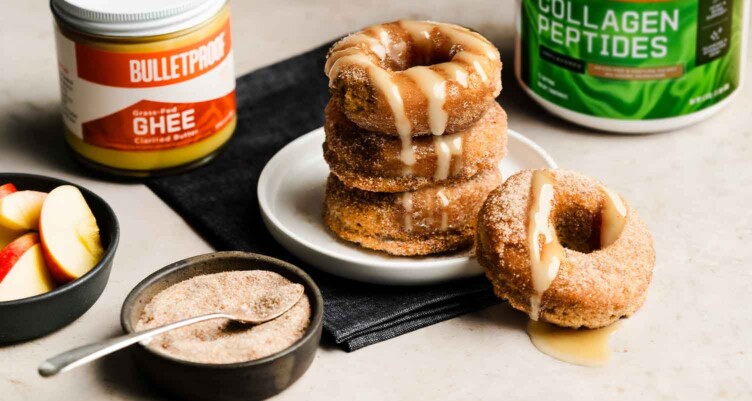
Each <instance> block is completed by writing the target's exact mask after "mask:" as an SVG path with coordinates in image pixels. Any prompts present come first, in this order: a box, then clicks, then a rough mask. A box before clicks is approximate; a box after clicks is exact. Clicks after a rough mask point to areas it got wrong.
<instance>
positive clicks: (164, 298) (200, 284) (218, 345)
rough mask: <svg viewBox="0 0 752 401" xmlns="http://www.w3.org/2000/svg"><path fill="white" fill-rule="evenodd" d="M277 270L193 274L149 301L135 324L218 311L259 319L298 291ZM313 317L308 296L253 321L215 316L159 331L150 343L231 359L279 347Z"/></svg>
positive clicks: (211, 359)
mask: <svg viewBox="0 0 752 401" xmlns="http://www.w3.org/2000/svg"><path fill="white" fill-rule="evenodd" d="M299 287H300V284H293V283H292V282H290V281H289V280H287V279H286V278H284V277H282V276H281V275H279V274H277V273H273V272H270V271H264V270H251V271H229V272H222V273H215V274H206V275H202V276H197V277H193V278H191V279H188V280H186V281H182V282H180V283H177V284H175V285H172V286H170V287H168V288H166V289H165V290H163V291H162V292H160V293H159V294H157V295H156V296H155V297H154V298H152V300H151V302H149V303H148V304H147V305H146V307H145V308H144V311H143V313H142V314H141V318H140V319H139V321H138V324H137V325H136V330H137V331H142V330H147V329H150V328H154V327H157V326H162V325H165V324H169V323H172V322H175V321H178V320H183V319H187V318H190V317H194V316H199V315H205V314H210V313H216V312H227V313H230V314H236V313H238V311H242V313H243V315H244V316H248V317H253V318H263V317H264V316H270V315H271V314H273V313H275V311H277V310H279V308H281V307H284V306H285V305H289V304H290V302H292V299H293V297H295V296H297V294H299ZM310 320H311V306H310V303H309V301H308V297H307V296H305V295H304V296H303V297H301V299H300V301H298V303H297V304H295V306H293V307H292V308H291V309H290V310H289V311H287V312H286V313H285V314H284V315H282V316H280V317H278V318H277V319H275V320H272V321H270V322H267V323H264V324H260V325H257V326H250V325H244V324H240V323H236V322H231V321H229V320H227V319H214V320H209V321H205V322H201V323H196V324H193V325H191V326H186V327H183V328H180V329H176V330H173V331H170V332H167V333H164V334H161V335H159V336H157V337H154V339H152V340H151V342H149V344H148V347H149V348H151V349H152V350H155V351H158V352H161V353H164V354H167V355H169V356H172V357H174V358H178V359H183V360H186V361H192V362H201V363H217V364H221V363H235V362H245V361H250V360H253V359H259V358H263V357H265V356H268V355H271V354H274V353H276V352H279V351H281V350H283V349H285V348H287V347H289V346H290V345H292V344H293V343H294V342H295V341H297V340H298V339H300V338H301V337H302V336H303V334H304V333H305V331H306V329H307V328H308V324H309V322H310Z"/></svg>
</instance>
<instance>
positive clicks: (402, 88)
mask: <svg viewBox="0 0 752 401" xmlns="http://www.w3.org/2000/svg"><path fill="white" fill-rule="evenodd" d="M325 72H326V75H327V77H328V78H329V87H330V91H331V94H332V98H331V100H330V102H329V104H328V106H327V108H326V116H325V118H326V124H325V131H326V142H325V143H324V157H325V159H326V161H327V163H328V164H329V167H330V170H331V174H330V175H329V179H328V182H327V189H326V200H325V205H324V222H325V224H326V225H327V226H328V227H329V228H330V229H331V230H332V231H333V232H334V233H335V234H336V235H337V236H339V237H340V238H342V239H344V240H347V241H351V242H356V243H358V244H360V245H361V246H363V247H366V248H370V249H375V250H380V251H385V252H387V253H390V254H394V255H427V254H434V253H440V252H447V251H452V250H457V249H460V248H465V247H469V246H471V245H472V244H473V242H474V236H475V230H476V224H477V215H478V211H479V210H480V208H481V206H482V205H483V202H484V200H485V199H486V196H487V195H488V193H489V192H490V191H492V190H493V189H494V188H496V187H497V186H498V185H500V184H501V182H502V178H501V175H500V173H499V169H498V165H499V161H500V160H501V158H502V157H503V156H504V155H505V153H506V142H507V138H506V125H507V123H506V121H507V118H506V114H505V112H504V110H503V109H502V108H501V107H500V106H499V105H498V103H496V101H495V98H496V97H497V96H498V95H499V93H500V91H501V60H500V57H499V52H498V50H497V49H496V48H495V47H494V46H493V45H492V44H491V43H490V42H489V41H488V40H487V39H486V38H484V37H483V36H481V35H479V34H478V33H475V32H473V31H470V30H468V29H466V28H463V27H460V26H457V25H452V24H444V23H436V22H428V21H409V20H401V21H396V22H392V23H387V24H381V25H376V26H372V27H369V28H367V29H364V30H362V31H360V32H358V33H355V34H352V35H349V36H347V37H345V38H344V39H342V40H340V41H338V42H337V43H335V44H334V45H333V46H332V48H331V49H330V51H329V54H328V56H327V61H326V66H325Z"/></svg>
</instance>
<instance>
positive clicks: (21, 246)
mask: <svg viewBox="0 0 752 401" xmlns="http://www.w3.org/2000/svg"><path fill="white" fill-rule="evenodd" d="M38 243H39V234H36V233H28V234H26V235H22V236H20V237H18V238H17V239H16V240H15V241H13V242H11V243H10V244H8V245H6V246H4V247H3V248H2V250H0V283H2V282H3V279H4V278H5V276H6V275H7V274H8V272H9V271H10V269H11V268H12V267H13V265H15V264H16V262H18V259H21V256H23V254H24V253H25V252H26V251H28V250H29V249H30V248H31V247H33V246H34V245H36V244H38Z"/></svg>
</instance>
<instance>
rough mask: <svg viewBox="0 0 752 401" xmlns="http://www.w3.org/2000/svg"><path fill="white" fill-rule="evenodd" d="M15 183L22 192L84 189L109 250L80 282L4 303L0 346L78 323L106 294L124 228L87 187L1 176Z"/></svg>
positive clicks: (33, 177)
mask: <svg viewBox="0 0 752 401" xmlns="http://www.w3.org/2000/svg"><path fill="white" fill-rule="evenodd" d="M8 182H10V183H13V185H15V186H16V188H18V190H19V191H22V190H34V191H41V192H49V191H52V190H53V189H55V188H56V187H59V186H60V185H73V186H75V187H77V188H78V189H80V190H81V193H82V194H83V195H84V198H85V199H86V202H87V203H88V204H89V208H91V211H92V212H93V213H94V217H96V219H97V224H98V225H99V232H100V235H101V237H102V246H103V247H104V249H105V253H104V257H102V260H101V261H99V263H97V265H96V266H94V268H93V269H91V270H90V271H89V272H88V273H86V274H85V275H83V276H82V277H79V278H78V279H77V280H74V281H71V282H70V283H67V284H64V285H61V286H60V287H58V288H56V289H54V290H52V291H50V292H48V293H45V294H41V295H37V296H34V297H29V298H23V299H18V300H15V301H6V302H0V343H2V344H6V343H13V342H19V341H26V340H31V339H33V338H38V337H41V336H43V335H45V334H48V333H51V332H53V331H55V330H57V329H59V328H61V327H63V326H65V325H67V324H69V323H71V322H72V321H74V320H76V319H77V318H78V317H79V316H81V315H83V314H84V312H86V311H87V310H89V308H90V307H91V306H92V305H94V302H96V300H97V299H98V298H99V296H100V295H102V291H104V287H105V286H106V285H107V280H108V279H109V277H110V270H111V268H112V260H113V259H114V258H115V250H116V249H117V245H118V239H119V238H120V228H119V226H118V221H117V217H115V212H113V211H112V209H111V208H110V206H109V205H108V204H107V203H106V202H105V201H104V200H102V198H100V197H99V196H97V195H95V194H94V193H93V192H91V191H89V190H88V189H86V188H83V187H80V186H78V185H76V184H72V183H70V182H67V181H63V180H59V179H57V178H50V177H44V176H41V175H33V174H21V173H0V185H2V184H5V183H8Z"/></svg>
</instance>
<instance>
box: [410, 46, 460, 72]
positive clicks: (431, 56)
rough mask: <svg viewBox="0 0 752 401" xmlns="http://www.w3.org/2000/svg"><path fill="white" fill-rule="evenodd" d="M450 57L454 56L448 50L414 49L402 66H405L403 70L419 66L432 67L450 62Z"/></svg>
mask: <svg viewBox="0 0 752 401" xmlns="http://www.w3.org/2000/svg"><path fill="white" fill-rule="evenodd" d="M452 57H454V54H452V52H451V51H449V50H448V49H441V48H439V49H434V48H432V49H423V48H419V47H415V48H413V51H412V52H410V54H409V57H408V59H407V62H406V63H404V64H403V65H404V66H405V67H404V69H409V68H412V67H419V66H425V67H430V66H432V65H436V64H441V63H447V62H450V61H452Z"/></svg>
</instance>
